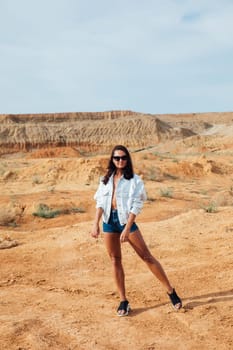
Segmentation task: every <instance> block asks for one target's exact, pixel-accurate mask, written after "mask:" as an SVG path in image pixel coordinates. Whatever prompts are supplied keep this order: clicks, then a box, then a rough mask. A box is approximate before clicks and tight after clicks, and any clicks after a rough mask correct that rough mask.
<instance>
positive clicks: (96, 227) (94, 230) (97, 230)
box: [91, 224, 100, 238]
mask: <svg viewBox="0 0 233 350" xmlns="http://www.w3.org/2000/svg"><path fill="white" fill-rule="evenodd" d="M99 234H100V227H99V225H98V224H95V225H93V228H92V231H91V236H92V237H94V238H98V237H99Z"/></svg>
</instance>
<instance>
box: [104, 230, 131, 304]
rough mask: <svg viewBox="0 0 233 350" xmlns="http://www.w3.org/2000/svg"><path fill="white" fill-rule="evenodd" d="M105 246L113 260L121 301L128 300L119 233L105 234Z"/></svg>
mask: <svg viewBox="0 0 233 350" xmlns="http://www.w3.org/2000/svg"><path fill="white" fill-rule="evenodd" d="M104 240H105V245H106V248H107V251H108V255H109V256H110V258H111V260H112V266H113V275H114V278H115V282H116V285H117V289H118V291H119V294H120V298H121V300H122V301H123V300H126V294H125V274H124V269H123V266H122V259H121V243H120V234H119V233H105V234H104Z"/></svg>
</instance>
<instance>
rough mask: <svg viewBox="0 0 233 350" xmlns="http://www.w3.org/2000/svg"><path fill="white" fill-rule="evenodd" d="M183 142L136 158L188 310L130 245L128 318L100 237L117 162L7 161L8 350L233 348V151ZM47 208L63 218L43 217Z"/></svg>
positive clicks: (149, 219) (1, 235)
mask: <svg viewBox="0 0 233 350" xmlns="http://www.w3.org/2000/svg"><path fill="white" fill-rule="evenodd" d="M173 146H174V145H173ZM179 147H180V146H179V145H177V150H178V151H177V152H176V153H175V152H174V153H172V154H171V153H169V147H167V149H163V151H161V150H159V148H158V149H157V151H156V150H148V151H144V152H139V153H137V154H136V153H135V154H134V155H133V160H134V162H135V170H136V172H137V173H139V174H140V175H141V176H142V177H143V179H144V181H145V185H146V189H147V193H148V200H147V202H146V203H145V205H144V209H143V211H142V213H141V214H140V215H139V216H138V220H137V222H138V225H139V227H140V229H141V231H142V233H143V235H144V238H145V240H146V242H147V244H148V246H149V248H150V250H151V252H152V253H153V255H154V256H155V257H156V258H158V259H159V261H160V262H161V264H162V265H163V267H164V269H165V270H166V272H167V274H168V276H169V279H170V280H171V282H172V284H173V285H174V286H175V287H176V290H177V292H178V293H179V294H180V295H181V297H182V299H183V305H184V307H183V309H182V310H180V311H179V312H175V311H173V309H172V307H171V305H170V302H169V300H168V297H167V295H166V292H165V291H164V290H163V288H162V286H161V284H160V283H159V282H158V281H157V280H156V279H155V278H154V277H153V275H152V274H151V272H150V271H149V270H148V269H147V267H146V265H145V264H144V263H143V262H142V261H141V260H140V259H139V258H138V257H137V256H136V254H135V253H134V251H132V249H131V247H130V246H129V245H128V244H127V243H126V244H123V246H122V250H123V263H124V267H125V273H126V286H127V291H128V299H129V300H130V304H131V307H132V312H131V314H130V315H129V316H128V317H124V318H120V317H117V316H116V308H117V306H118V303H119V298H118V294H117V291H116V287H115V284H114V281H113V277H112V268H111V262H110V260H109V258H108V256H107V254H106V251H105V247H104V243H103V235H101V237H100V238H99V239H98V240H97V241H96V240H94V239H93V238H91V237H90V230H91V227H92V222H93V218H94V213H95V203H94V201H93V194H94V192H95V190H96V187H97V184H98V178H99V175H100V174H101V173H102V172H103V171H104V166H105V164H106V157H104V156H102V158H100V157H86V158H81V157H79V158H74V157H73V156H70V157H69V156H67V155H66V157H64V158H59V157H53V158H49V157H48V156H45V155H44V157H43V154H40V157H38V154H37V155H34V156H33V155H31V156H30V157H29V155H28V154H24V153H22V154H19V153H18V154H13V155H11V156H10V157H5V158H1V163H0V173H1V181H0V188H1V197H0V208H1V213H0V220H1V226H0V239H1V241H0V248H2V249H0V261H1V264H0V349H1V350H46V349H54V350H68V349H69V350H88V349H97V350H102V349H107V350H129V349H136V350H160V349H161V350H168V349H169V350H170V349H171V350H173V349H179V350H182V349H184V350H191V349H192V350H195V349H205V350H207V349H208V350H209V349H211V350H213V349H216V350H219V349H221V350H231V349H233V249H232V248H233V246H232V245H233V240H232V234H233V219H232V218H233V205H232V204H233V181H232V180H233V179H232V169H233V151H232V148H228V149H226V147H225V149H221V147H220V149H218V150H217V151H216V149H215V150H214V151H213V150H212V151H211V152H209V151H208V150H207V148H205V149H204V148H203V149H204V150H205V151H206V150H207V151H206V152H200V151H198V152H197V149H196V148H195V149H194V148H193V149H192V152H191V151H190V149H189V153H187V149H186V151H185V152H184V150H183V148H182V147H181V148H179ZM192 147H195V145H194V146H192ZM203 147H204V146H203ZM41 204H43V205H46V206H47V208H50V209H59V210H60V212H59V215H58V216H57V217H54V218H47V219H46V218H43V217H40V216H35V213H38V212H39V205H41ZM33 214H34V215H33Z"/></svg>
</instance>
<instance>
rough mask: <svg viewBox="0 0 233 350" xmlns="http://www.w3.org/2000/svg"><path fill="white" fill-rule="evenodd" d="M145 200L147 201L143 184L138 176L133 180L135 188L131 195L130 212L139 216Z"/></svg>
mask: <svg viewBox="0 0 233 350" xmlns="http://www.w3.org/2000/svg"><path fill="white" fill-rule="evenodd" d="M146 199H147V195H146V190H145V186H144V182H143V181H142V179H141V178H140V177H139V176H137V177H136V178H135V186H134V191H133V195H132V203H131V208H130V212H131V213H133V214H135V215H137V214H139V213H140V211H141V210H142V207H143V204H144V201H146Z"/></svg>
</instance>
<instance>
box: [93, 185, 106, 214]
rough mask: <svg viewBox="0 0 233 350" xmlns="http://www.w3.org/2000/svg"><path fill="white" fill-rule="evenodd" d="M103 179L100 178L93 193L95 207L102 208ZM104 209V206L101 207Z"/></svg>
mask: <svg viewBox="0 0 233 350" xmlns="http://www.w3.org/2000/svg"><path fill="white" fill-rule="evenodd" d="M103 186H104V184H103V179H102V178H100V181H99V186H98V188H97V191H96V193H95V194H94V200H95V201H96V208H103ZM103 209H104V208H103Z"/></svg>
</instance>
